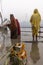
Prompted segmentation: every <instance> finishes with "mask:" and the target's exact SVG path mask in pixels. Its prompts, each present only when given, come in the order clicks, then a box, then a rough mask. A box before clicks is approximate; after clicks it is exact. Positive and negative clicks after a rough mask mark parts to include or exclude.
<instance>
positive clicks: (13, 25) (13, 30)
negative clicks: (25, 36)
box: [1, 9, 41, 41]
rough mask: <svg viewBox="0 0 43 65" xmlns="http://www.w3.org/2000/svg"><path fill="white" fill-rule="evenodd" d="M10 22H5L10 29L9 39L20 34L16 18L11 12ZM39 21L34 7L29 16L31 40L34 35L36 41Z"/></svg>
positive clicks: (38, 14)
mask: <svg viewBox="0 0 43 65" xmlns="http://www.w3.org/2000/svg"><path fill="white" fill-rule="evenodd" d="M1 17H2V16H1ZM10 22H11V23H10V24H5V25H6V26H8V27H9V29H10V31H11V39H15V38H19V39H20V36H21V32H20V24H19V21H18V19H16V18H15V17H14V15H13V14H10ZM40 22H41V16H40V13H39V11H38V9H35V10H34V13H33V14H32V16H31V18H30V23H31V26H32V37H33V40H34V37H36V41H37V36H38V31H39V29H40Z"/></svg>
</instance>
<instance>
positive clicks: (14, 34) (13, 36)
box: [11, 28, 18, 39]
mask: <svg viewBox="0 0 43 65" xmlns="http://www.w3.org/2000/svg"><path fill="white" fill-rule="evenodd" d="M17 36H18V34H17V28H16V29H15V30H14V31H11V39H16V38H17Z"/></svg>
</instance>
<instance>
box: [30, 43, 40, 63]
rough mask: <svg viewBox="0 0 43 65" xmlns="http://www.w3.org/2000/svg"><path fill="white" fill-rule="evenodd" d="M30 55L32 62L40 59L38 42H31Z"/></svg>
mask: <svg viewBox="0 0 43 65" xmlns="http://www.w3.org/2000/svg"><path fill="white" fill-rule="evenodd" d="M30 57H31V59H32V61H33V63H37V61H38V60H39V59H40V54H39V48H38V42H33V43H32V47H31V52H30Z"/></svg>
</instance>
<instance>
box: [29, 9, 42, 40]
mask: <svg viewBox="0 0 43 65" xmlns="http://www.w3.org/2000/svg"><path fill="white" fill-rule="evenodd" d="M40 22H41V16H40V14H39V12H38V9H34V13H33V15H32V16H31V18H30V23H31V25H32V36H33V40H34V37H36V41H37V36H38V31H39V29H40Z"/></svg>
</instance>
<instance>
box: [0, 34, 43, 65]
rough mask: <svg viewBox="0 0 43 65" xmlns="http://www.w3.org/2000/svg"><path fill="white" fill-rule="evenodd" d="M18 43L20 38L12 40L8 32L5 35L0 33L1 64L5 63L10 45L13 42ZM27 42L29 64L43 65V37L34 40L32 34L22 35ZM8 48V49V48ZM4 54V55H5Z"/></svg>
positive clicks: (23, 40) (22, 38)
mask: <svg viewBox="0 0 43 65" xmlns="http://www.w3.org/2000/svg"><path fill="white" fill-rule="evenodd" d="M15 42H16V43H17V42H18V40H11V39H10V37H9V36H8V34H6V35H4V36H3V34H2V33H0V45H1V44H2V48H1V46H0V65H4V63H5V60H6V59H7V57H5V55H7V50H8V47H9V46H11V44H12V43H13V44H14V43H15ZM22 42H24V43H25V46H26V51H27V65H43V38H38V41H37V42H36V41H34V42H33V41H32V36H31V34H29V36H25V37H23V36H21V42H20V43H22ZM6 48H7V49H6ZM3 56H4V57H3Z"/></svg>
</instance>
